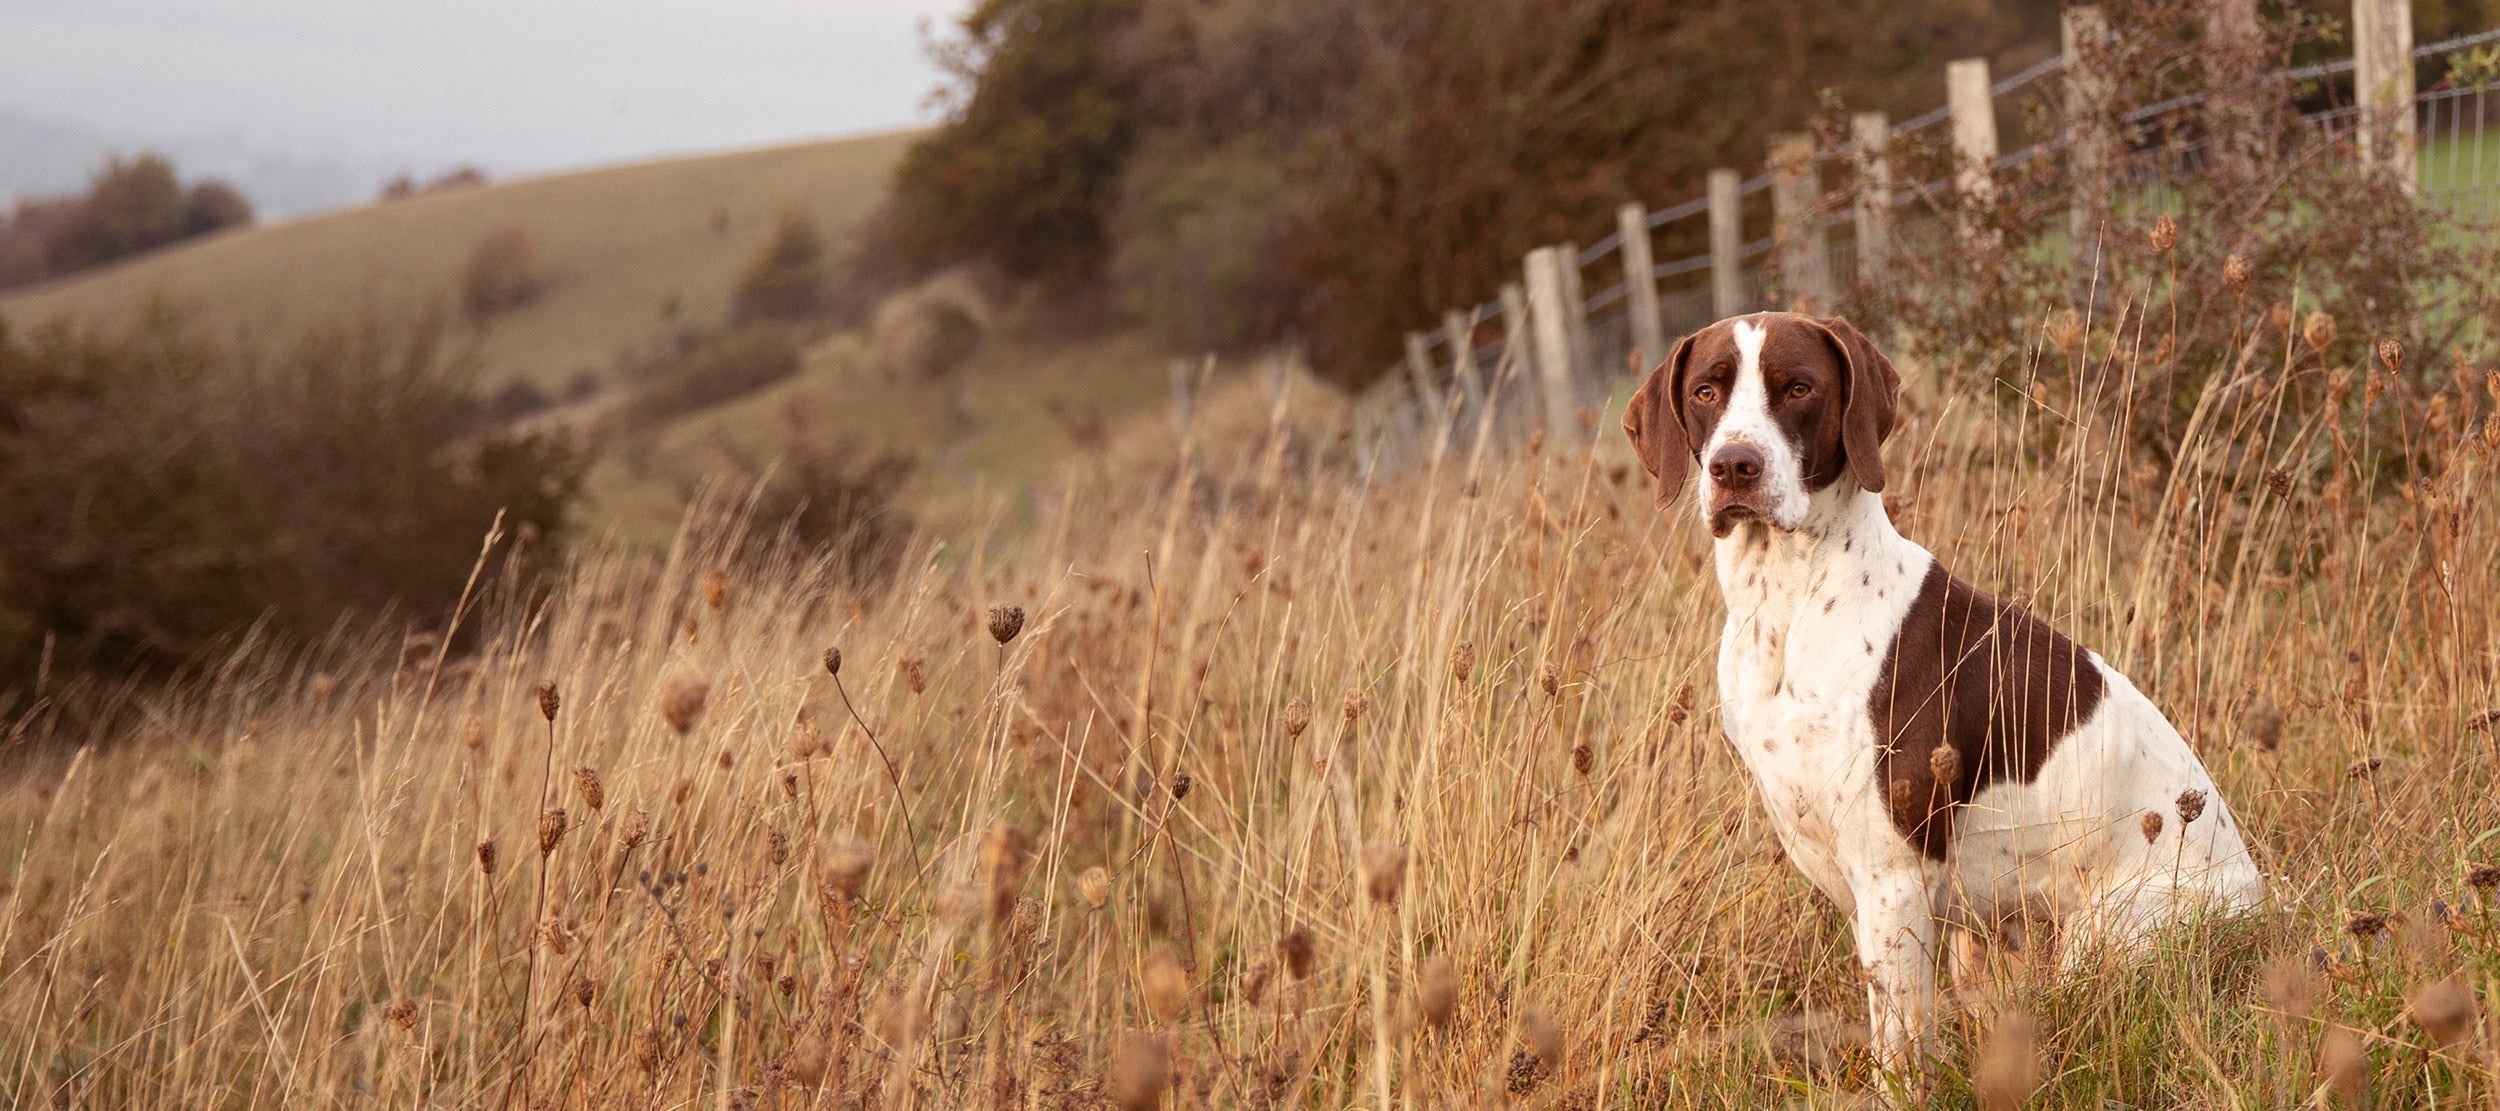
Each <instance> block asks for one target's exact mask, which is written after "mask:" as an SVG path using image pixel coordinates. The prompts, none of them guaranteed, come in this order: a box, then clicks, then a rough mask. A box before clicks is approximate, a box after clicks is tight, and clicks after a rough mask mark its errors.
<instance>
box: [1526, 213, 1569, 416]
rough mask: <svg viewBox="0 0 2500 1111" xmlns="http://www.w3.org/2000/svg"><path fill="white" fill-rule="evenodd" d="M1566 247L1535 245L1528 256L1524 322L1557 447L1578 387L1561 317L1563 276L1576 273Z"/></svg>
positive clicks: (1563, 310)
mask: <svg viewBox="0 0 2500 1111" xmlns="http://www.w3.org/2000/svg"><path fill="white" fill-rule="evenodd" d="M1568 250H1569V248H1567V247H1539V248H1537V249H1536V250H1533V251H1530V252H1528V319H1529V322H1530V327H1531V328H1533V329H1534V330H1535V332H1536V369H1537V378H1538V379H1539V381H1540V382H1541V383H1542V384H1543V385H1544V387H1545V392H1544V399H1545V432H1546V437H1547V438H1548V439H1550V440H1552V441H1553V442H1554V443H1555V444H1556V445H1557V446H1559V445H1561V444H1564V443H1567V442H1569V440H1570V437H1571V425H1572V419H1573V417H1574V416H1575V415H1577V413H1578V411H1579V408H1580V400H1579V387H1578V385H1577V384H1576V383H1575V382H1574V381H1573V380H1572V372H1571V322H1570V320H1569V319H1568V318H1566V317H1565V316H1564V314H1565V313H1566V312H1568V311H1569V309H1568V297H1567V294H1566V292H1565V288H1564V284H1563V281H1564V278H1563V275H1564V273H1565V271H1567V270H1577V269H1579V260H1578V259H1576V258H1573V257H1570V256H1569V255H1567V254H1566V253H1565V252H1567V251H1568Z"/></svg>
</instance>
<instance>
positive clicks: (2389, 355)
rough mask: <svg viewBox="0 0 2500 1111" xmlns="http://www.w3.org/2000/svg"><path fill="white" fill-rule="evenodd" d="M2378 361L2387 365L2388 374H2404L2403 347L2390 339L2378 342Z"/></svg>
mask: <svg viewBox="0 0 2500 1111" xmlns="http://www.w3.org/2000/svg"><path fill="white" fill-rule="evenodd" d="M2378 361H2379V362H2381V363H2384V364H2386V365H2387V372H2388V373H2389V374H2402V373H2404V372H2405V345H2403V344H2401V343H2398V342H2396V341H2395V340H2392V339H2383V340H2380V341H2378Z"/></svg>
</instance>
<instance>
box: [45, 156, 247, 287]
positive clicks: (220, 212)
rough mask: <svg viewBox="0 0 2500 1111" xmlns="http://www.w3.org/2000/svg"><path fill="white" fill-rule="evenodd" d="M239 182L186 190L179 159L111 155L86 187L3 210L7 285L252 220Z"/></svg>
mask: <svg viewBox="0 0 2500 1111" xmlns="http://www.w3.org/2000/svg"><path fill="white" fill-rule="evenodd" d="M251 219H252V205H251V202H250V201H247V200H245V199H244V197H243V194H242V193H240V192H237V191H236V190H235V188H234V187H233V186H230V185H227V184H226V183H224V182H221V181H213V180H212V181H201V182H197V183H194V184H193V185H192V186H191V187H190V188H189V189H188V190H185V189H184V188H183V186H182V183H181V182H180V181H179V180H177V179H176V178H175V176H174V168H173V164H172V163H170V162H167V161H165V159H163V158H161V157H159V156H157V155H153V154H142V155H140V156H138V157H136V158H132V159H129V160H126V161H125V160H123V159H120V158H114V159H112V160H110V161H108V162H106V163H105V166H104V169H103V170H101V171H99V172H98V173H97V174H96V176H95V180H94V181H93V183H92V184H90V185H89V187H88V189H87V192H86V193H85V194H83V195H80V196H75V197H43V198H33V199H29V200H22V201H19V202H18V203H17V205H16V207H15V209H14V211H12V212H11V213H9V214H8V215H7V217H6V218H0V288H6V287H8V286H12V285H22V284H25V283H28V282H38V281H42V280H44V279H46V278H51V277H57V276H59V275H62V274H67V273H71V272H73V271H77V270H83V269H86V268H88V267H91V266H101V265H103V264H105V263H108V262H112V261H114V260H116V259H120V258H124V257H127V256H129V255H133V254H136V253H138V252H141V251H146V250H150V249H153V248H156V247H161V246H164V245H166V244H168V243H172V242H175V241H177V240H181V239H184V238H187V237H189V236H194V235H204V234H207V233H209V232H213V231H218V230H221V229H224V228H228V227H234V226H237V225H240V224H247V223H250V222H251Z"/></svg>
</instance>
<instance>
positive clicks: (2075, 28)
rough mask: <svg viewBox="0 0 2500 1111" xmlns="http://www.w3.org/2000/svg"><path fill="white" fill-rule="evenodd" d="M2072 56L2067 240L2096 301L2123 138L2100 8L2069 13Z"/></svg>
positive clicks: (2064, 27) (2079, 288) (2066, 26)
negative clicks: (2113, 114) (2114, 113)
mask: <svg viewBox="0 0 2500 1111" xmlns="http://www.w3.org/2000/svg"><path fill="white" fill-rule="evenodd" d="M2058 32H2059V38H2060V40H2061V43H2062V45H2063V48H2064V49H2065V52H2066V105H2065V108H2066V148H2067V151H2068V152H2069V158H2070V159H2071V162H2070V165H2072V166H2073V167H2074V176H2073V178H2072V179H2071V181H2070V182H2069V183H2068V192H2067V198H2066V236H2067V240H2068V243H2069V245H2070V246H2071V247H2072V249H2073V252H2074V274H2075V291H2076V294H2077V296H2078V297H2079V298H2080V297H2086V296H2090V295H2091V292H2092V291H2094V290H2096V289H2098V288H2099V286H2098V284H2097V283H2095V282H2094V281H2093V280H2092V279H2093V268H2094V264H2095V263H2096V262H2097V261H2098V259H2099V258H2100V249H2101V244H2100V236H2101V228H2102V226H2103V225H2104V224H2106V223H2107V222H2108V219H2109V205H2110V194H2111V190H2112V189H2113V188H2114V187H2115V180H2114V178H2113V176H2112V175H2113V174H2114V173H2115V171H2116V169H2117V164H2118V135H2117V132H2116V130H2115V129H2114V127H2113V126H2112V121H2111V119H2110V83H2109V73H2108V71H2107V70H2106V69H2105V68H2104V67H2105V65H2106V62H2107V58H2106V57H2105V53H2104V50H2103V45H2104V44H2105V43H2107V42H2108V40H2109V20H2108V18H2106V17H2104V16H2103V15H2102V14H2101V9H2100V7H2099V6H2098V5H2095V4H2077V5H2074V6H2073V7H2070V8H2067V9H2066V11H2065V13H2064V16H2063V18H2061V19H2060V20H2059V21H2058Z"/></svg>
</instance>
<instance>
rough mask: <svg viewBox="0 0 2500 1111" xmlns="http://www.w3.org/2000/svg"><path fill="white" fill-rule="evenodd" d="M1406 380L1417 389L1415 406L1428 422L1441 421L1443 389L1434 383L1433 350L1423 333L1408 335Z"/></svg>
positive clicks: (1409, 333)
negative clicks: (1425, 340)
mask: <svg viewBox="0 0 2500 1111" xmlns="http://www.w3.org/2000/svg"><path fill="white" fill-rule="evenodd" d="M1406 378H1407V381H1408V382H1409V383H1411V384H1413V385H1414V387H1415V405H1416V407H1417V408H1419V409H1421V410H1422V411H1423V417H1424V420H1425V421H1427V422H1433V421H1438V420H1440V419H1441V389H1440V387H1438V386H1436V385H1434V384H1433V381H1432V348H1431V346H1430V345H1428V344H1426V343H1425V342H1424V334H1423V333H1422V332H1408V333H1406Z"/></svg>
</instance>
